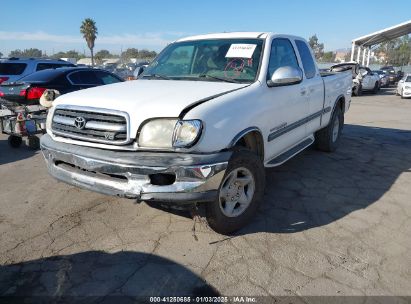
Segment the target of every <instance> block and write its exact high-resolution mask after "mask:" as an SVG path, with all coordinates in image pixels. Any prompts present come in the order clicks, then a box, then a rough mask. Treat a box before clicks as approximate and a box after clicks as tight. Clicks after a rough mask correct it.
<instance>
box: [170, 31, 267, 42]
mask: <svg viewBox="0 0 411 304" xmlns="http://www.w3.org/2000/svg"><path fill="white" fill-rule="evenodd" d="M267 36H268V33H266V32H225V33H213V34H205V35H196V36H190V37H184V38H181V39H178V40H176V42H181V41H190V40H203V39H229V38H254V39H255V38H267Z"/></svg>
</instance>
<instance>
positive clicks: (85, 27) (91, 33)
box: [80, 18, 98, 66]
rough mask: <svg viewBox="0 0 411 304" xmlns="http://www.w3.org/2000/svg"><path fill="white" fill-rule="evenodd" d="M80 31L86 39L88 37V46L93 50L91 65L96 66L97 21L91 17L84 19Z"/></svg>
mask: <svg viewBox="0 0 411 304" xmlns="http://www.w3.org/2000/svg"><path fill="white" fill-rule="evenodd" d="M80 33H82V34H83V37H84V39H86V42H87V46H88V48H89V49H90V52H91V65H92V66H94V53H93V48H94V41H95V40H96V38H97V34H98V32H97V27H96V22H95V21H94V20H93V19H91V18H86V19H84V20H83V22H82V23H81V26H80Z"/></svg>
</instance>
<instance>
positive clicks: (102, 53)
mask: <svg viewBox="0 0 411 304" xmlns="http://www.w3.org/2000/svg"><path fill="white" fill-rule="evenodd" d="M113 57H114V55H113V54H111V53H110V52H109V51H108V50H100V51H98V52H97V53H96V59H98V60H102V59H103V58H113Z"/></svg>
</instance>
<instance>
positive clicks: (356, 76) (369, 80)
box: [330, 62, 380, 96]
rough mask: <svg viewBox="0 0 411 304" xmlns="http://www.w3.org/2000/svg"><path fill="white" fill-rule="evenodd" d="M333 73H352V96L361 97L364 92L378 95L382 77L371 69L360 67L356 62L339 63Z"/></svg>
mask: <svg viewBox="0 0 411 304" xmlns="http://www.w3.org/2000/svg"><path fill="white" fill-rule="evenodd" d="M330 71H332V72H343V71H351V75H352V94H353V95H354V96H359V95H361V94H362V91H372V92H373V93H377V91H378V90H379V88H380V77H379V76H378V74H376V73H373V72H372V71H371V70H370V69H369V68H367V67H363V66H360V65H359V64H358V63H356V62H347V63H339V64H336V65H333V66H332V67H331V68H330Z"/></svg>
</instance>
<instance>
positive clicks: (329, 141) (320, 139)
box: [315, 104, 344, 152]
mask: <svg viewBox="0 0 411 304" xmlns="http://www.w3.org/2000/svg"><path fill="white" fill-rule="evenodd" d="M337 118H338V119H339V121H338V122H339V126H338V127H339V129H338V134H337V138H336V139H335V140H334V138H333V129H334V125H335V123H336V122H335V121H336V119H337ZM343 127H344V114H343V112H342V111H341V108H340V107H339V104H337V105H336V107H335V110H334V112H333V114H332V116H331V120H330V123H329V124H328V126H326V127H325V128H323V129H321V130H319V131H317V132H316V133H315V145H316V148H317V149H318V150H321V151H324V152H334V151H335V150H336V149H337V147H338V143H339V141H340V138H341V132H342V129H343Z"/></svg>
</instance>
